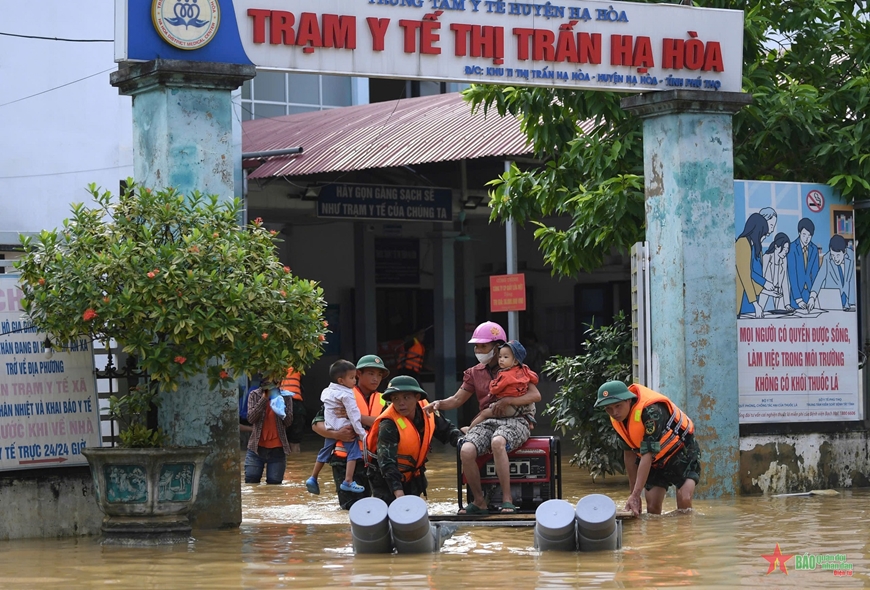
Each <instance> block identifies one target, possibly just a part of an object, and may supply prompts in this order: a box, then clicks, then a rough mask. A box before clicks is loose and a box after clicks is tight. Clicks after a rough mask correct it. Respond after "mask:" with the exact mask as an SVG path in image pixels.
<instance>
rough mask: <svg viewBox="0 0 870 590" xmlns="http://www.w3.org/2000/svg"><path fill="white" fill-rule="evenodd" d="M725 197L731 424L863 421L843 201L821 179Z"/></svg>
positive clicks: (851, 244) (849, 232) (739, 185)
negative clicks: (731, 296)
mask: <svg viewBox="0 0 870 590" xmlns="http://www.w3.org/2000/svg"><path fill="white" fill-rule="evenodd" d="M734 197H735V198H734V202H735V225H736V227H735V232H734V237H735V241H734V250H735V255H736V266H737V269H736V270H737V293H736V299H737V326H738V345H737V351H738V371H739V379H738V380H739V388H740V423H741V424H749V423H761V422H763V423H771V422H833V421H850V420H861V419H863V408H862V407H861V404H860V399H859V391H858V348H859V345H860V339H859V336H858V314H857V313H856V310H857V297H856V288H857V282H856V276H855V262H856V256H855V240H854V218H853V211H852V207H851V206H850V205H845V204H844V201H843V200H842V198H841V197H840V196H839V195H838V194H836V193H834V192H833V190H832V189H831V188H830V187H829V186H826V185H820V184H805V183H794V182H761V181H735V182H734Z"/></svg>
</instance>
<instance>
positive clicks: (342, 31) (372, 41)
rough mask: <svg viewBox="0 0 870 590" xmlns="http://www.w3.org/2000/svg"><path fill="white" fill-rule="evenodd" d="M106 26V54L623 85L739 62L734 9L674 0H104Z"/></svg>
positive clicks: (666, 83) (725, 73) (698, 83)
mask: <svg viewBox="0 0 870 590" xmlns="http://www.w3.org/2000/svg"><path fill="white" fill-rule="evenodd" d="M200 6H201V8H200ZM158 9H159V10H158ZM115 39H116V42H115V57H116V60H117V61H150V60H152V59H156V58H158V57H160V58H163V59H182V60H192V61H208V62H223V63H227V62H231V63H245V64H254V65H256V66H257V67H258V68H262V69H274V70H282V71H291V72H312V73H319V74H343V75H349V76H366V77H372V78H401V79H410V80H434V81H438V82H444V81H453V82H460V83H490V84H510V85H514V84H516V85H523V86H551V87H560V88H572V89H587V90H616V91H622V92H645V91H650V90H675V89H681V90H685V89H688V90H698V91H727V92H740V91H741V83H742V69H743V12H742V11H739V10H721V9H710V8H697V7H692V6H682V5H679V4H641V3H637V2H597V1H582V2H581V1H577V0H563V1H561V2H559V1H557V2H509V1H501V0H498V1H496V0H317V1H316V2H312V0H281V1H280V2H276V1H274V0H272V1H268V0H222V1H221V2H220V4H219V8H218V5H217V4H216V3H215V2H214V1H213V0H211V1H209V2H205V1H203V2H201V3H199V4H197V3H196V2H194V3H190V2H189V1H188V0H184V1H182V0H156V1H155V2H153V3H152V2H151V1H150V0H116V34H115Z"/></svg>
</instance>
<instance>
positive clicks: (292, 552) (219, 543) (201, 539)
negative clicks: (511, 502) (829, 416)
mask: <svg viewBox="0 0 870 590" xmlns="http://www.w3.org/2000/svg"><path fill="white" fill-rule="evenodd" d="M314 457H315V452H314V450H313V449H312V450H307V451H305V452H303V453H301V454H299V455H293V456H291V457H290V459H289V460H288V471H287V479H286V481H285V483H284V484H283V485H281V486H266V485H243V495H242V502H243V522H242V525H241V527H240V528H239V529H238V530H231V531H215V532H201V533H198V534H197V537H196V540H195V542H193V543H190V544H188V545H186V546H172V547H162V548H149V549H135V548H123V547H102V546H100V545H99V542H98V539H97V538H91V537H88V538H79V539H59V540H24V541H8V542H0V571H2V572H3V576H2V578H0V587H2V588H54V587H66V588H103V587H116V588H134V587H135V588H158V587H159V588H293V589H298V588H335V587H353V588H397V587H402V588H450V589H455V588H505V589H508V588H522V589H525V588H577V587H585V588H645V587H657V588H673V587H690V588H703V587H729V586H732V587H733V586H740V587H747V588H752V587H759V588H760V587H766V588H839V587H843V588H859V587H864V586H868V585H870V577H868V575H867V572H868V566H870V562H868V559H867V551H868V538H870V534H868V533H870V524H868V517H870V515H868V506H870V490H863V489H862V490H854V491H849V490H845V491H842V493H841V494H840V495H839V496H836V497H797V498H769V497H758V496H756V497H738V498H735V499H731V500H719V501H697V500H696V502H695V511H694V513H693V514H689V515H664V516H660V517H653V516H645V517H643V518H640V519H636V520H631V521H627V522H626V523H625V529H624V535H623V545H624V546H623V549H622V550H621V551H616V552H604V553H594V554H589V553H544V554H539V553H538V552H537V551H535V549H534V547H533V543H534V540H533V532H532V529H531V528H498V527H468V528H460V529H459V530H458V531H457V533H456V535H454V536H453V538H451V539H449V540H448V541H447V542H446V543H445V546H444V548H443V550H442V552H441V553H440V554H434V555H422V556H416V555H414V556H393V555H365V556H355V555H354V554H353V552H352V550H351V537H350V530H349V525H348V518H347V512H344V511H341V510H340V509H339V508H338V505H337V503H336V502H335V496H334V493H335V487H334V485H333V483H332V481H330V480H329V479H328V478H322V479H321V488H322V495H320V496H312V495H310V494H308V493H307V492H306V490H305V487H304V485H303V484H302V481H303V480H304V479H305V477H307V476H308V474H309V472H310V469H311V466H312V464H313V461H314ZM563 468H564V496H565V499H566V500H567V501H569V502H571V503H576V502H577V501H578V500H579V499H580V498H582V497H583V496H585V495H587V494H591V493H601V494H606V495H608V496H610V497H611V498H613V500H614V501H616V502H617V505H618V506H619V507H621V506H622V504H623V503H624V502H625V499H626V498H627V496H628V490H627V484H626V480H625V478H624V477H615V478H607V479H605V480H603V481H601V480H599V482H598V483H595V484H593V483H592V481H591V478H589V476H588V475H586V474H584V473H583V472H581V471H580V470H578V469H576V468H574V467H571V466H569V465H568V464H567V459H564V465H563ZM428 475H429V480H430V488H429V491H430V493H429V505H430V512H431V513H432V514H450V513H453V512H455V510H456V508H457V506H456V504H457V500H456V495H457V494H456V469H455V452H454V451H453V449H450V448H442V447H440V445H437V444H436V448H435V449H433V455H432V457H431V460H430V463H429V471H428ZM7 508H8V507H7ZM674 508H675V503H674V500H673V498H668V499H667V500H666V501H665V510H666V511H667V510H673V509H674ZM777 544H779V547H780V550H781V552H782V553H783V554H784V556H785V557H788V556H789V555H793V554H799V555H800V556H801V557H803V556H804V555H813V556H820V555H831V556H834V555H838V554H839V555H842V556H845V561H846V562H847V563H850V564H851V565H852V567H853V575H852V576H851V577H835V576H834V572H832V571H828V570H822V568H821V565H820V564H817V565H816V569H815V570H814V571H806V570H798V569H796V567H795V564H796V560H795V558H794V557H792V558H791V559H789V560H787V561H786V562H785V567H786V569H787V570H788V575H786V574H785V573H783V572H782V571H781V570H780V569H775V570H774V571H773V572H771V573H770V574H768V573H767V572H768V569H769V567H770V563H769V562H768V560H766V559H765V558H764V557H762V555H770V554H773V553H774V551H775V547H776V545H777ZM777 566H779V563H777Z"/></svg>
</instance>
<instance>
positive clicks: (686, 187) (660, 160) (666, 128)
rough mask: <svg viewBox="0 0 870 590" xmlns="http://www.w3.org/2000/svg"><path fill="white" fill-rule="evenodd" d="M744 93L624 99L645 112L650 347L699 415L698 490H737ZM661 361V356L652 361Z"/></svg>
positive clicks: (683, 402) (708, 493) (677, 392)
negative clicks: (737, 210)
mask: <svg viewBox="0 0 870 590" xmlns="http://www.w3.org/2000/svg"><path fill="white" fill-rule="evenodd" d="M750 102H751V97H750V96H749V95H746V94H742V93H723V92H704V93H701V92H693V91H686V90H676V91H667V92H656V93H649V94H642V95H638V96H632V97H629V98H625V99H623V101H622V106H623V108H625V109H627V110H629V111H632V112H634V113H635V114H637V115H638V116H640V117H643V118H644V122H643V146H644V177H645V188H644V191H645V194H646V226H647V229H646V232H647V240H648V241H649V247H650V270H651V272H650V301H651V313H650V315H651V322H652V326H651V332H652V352H653V354H654V355H655V357H656V358H657V360H658V367H659V383H657V384H655V383H654V384H650V385H651V386H652V387H654V388H656V389H658V390H659V391H660V392H661V393H663V394H665V395H667V396H668V397H669V398H671V399H672V400H673V401H674V402H675V403H676V404H677V405H678V406H680V407H681V408H682V409H683V410H685V411H686V412H687V413H688V414H689V416H690V417H691V418H692V419H693V420H694V422H695V434H696V438H697V439H698V442H699V444H700V446H701V451H702V461H703V463H702V474H701V482H700V486H699V487H698V492H697V494H698V496H700V497H720V496H723V495H732V494H734V493H735V492H736V490H737V489H738V473H737V471H738V464H739V438H740V431H739V424H738V394H737V310H736V309H735V304H734V293H735V289H736V287H735V272H736V271H735V262H734V149H733V141H732V121H731V119H732V115H733V114H734V113H735V112H737V111H738V110H740V108H742V107H743V106H745V105H747V104H749V103H750ZM654 362H655V361H654Z"/></svg>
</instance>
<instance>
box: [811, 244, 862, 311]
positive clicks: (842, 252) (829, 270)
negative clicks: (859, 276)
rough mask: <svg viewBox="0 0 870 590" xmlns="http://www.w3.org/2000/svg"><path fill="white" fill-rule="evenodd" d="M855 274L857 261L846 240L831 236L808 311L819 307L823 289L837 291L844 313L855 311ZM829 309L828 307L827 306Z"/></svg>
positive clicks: (814, 282) (814, 283)
mask: <svg viewBox="0 0 870 590" xmlns="http://www.w3.org/2000/svg"><path fill="white" fill-rule="evenodd" d="M854 274H855V260H854V258H853V257H852V253H851V251H850V250H849V249H848V248H847V247H846V239H845V238H844V237H843V236H840V235H833V236H831V241H830V242H829V244H828V252H827V253H826V254H825V258H824V262H822V265H821V268H820V270H819V274H818V276H816V280H815V281H813V288H812V291H811V292H810V300H809V303H807V309H810V310H812V309H815V308H816V307H819V308H820V309H821V306H820V305H819V294H820V293H821V291H822V289H831V290H833V289H836V290H837V295H838V296H839V298H838V301H839V303H840V305H841V306H842V307H843V311H854V309H855V291H854V290H853V289H852V285H853V283H854V281H852V276H853V275H854ZM826 307H827V306H826Z"/></svg>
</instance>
